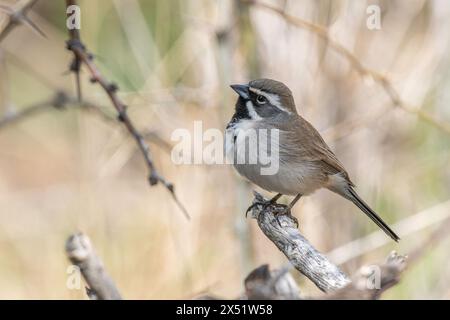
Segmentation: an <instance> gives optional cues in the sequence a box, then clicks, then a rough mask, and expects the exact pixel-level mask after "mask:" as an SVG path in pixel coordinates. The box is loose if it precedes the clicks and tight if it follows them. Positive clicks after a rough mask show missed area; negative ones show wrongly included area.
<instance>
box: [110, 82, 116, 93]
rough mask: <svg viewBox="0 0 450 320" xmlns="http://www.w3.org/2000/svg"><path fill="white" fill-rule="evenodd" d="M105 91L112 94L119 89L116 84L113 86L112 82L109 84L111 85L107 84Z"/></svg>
mask: <svg viewBox="0 0 450 320" xmlns="http://www.w3.org/2000/svg"><path fill="white" fill-rule="evenodd" d="M107 90H108V91H109V92H112V93H114V92H116V91H117V90H119V87H118V86H117V84H115V83H114V82H111V83H110V84H109V86H108V88H107Z"/></svg>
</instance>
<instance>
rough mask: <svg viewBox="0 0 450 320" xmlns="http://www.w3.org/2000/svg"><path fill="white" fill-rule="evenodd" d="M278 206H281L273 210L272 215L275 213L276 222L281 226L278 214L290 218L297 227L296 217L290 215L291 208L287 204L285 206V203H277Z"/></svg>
mask: <svg viewBox="0 0 450 320" xmlns="http://www.w3.org/2000/svg"><path fill="white" fill-rule="evenodd" d="M278 206H279V207H280V208H281V210H276V211H274V215H275V217H276V219H277V222H278V224H279V225H280V227H282V225H281V222H280V219H279V217H280V216H286V217H288V218H289V219H291V220H292V221H294V223H295V225H296V226H297V228H298V219H297V218H296V217H294V216H293V215H292V213H291V208H290V207H289V206H286V205H283V204H277V207H278Z"/></svg>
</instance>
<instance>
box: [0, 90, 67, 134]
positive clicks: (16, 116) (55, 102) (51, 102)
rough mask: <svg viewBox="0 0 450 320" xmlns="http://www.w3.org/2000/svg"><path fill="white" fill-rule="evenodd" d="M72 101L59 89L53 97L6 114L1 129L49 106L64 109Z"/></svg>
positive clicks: (1, 120)
mask: <svg viewBox="0 0 450 320" xmlns="http://www.w3.org/2000/svg"><path fill="white" fill-rule="evenodd" d="M69 102H70V98H69V97H68V96H67V95H66V94H65V93H64V92H62V91H59V92H57V93H56V94H55V96H54V97H53V98H51V99H48V100H45V101H42V102H38V103H35V104H33V105H31V106H29V107H27V108H24V109H23V110H21V111H19V112H15V113H9V114H6V115H5V116H4V117H3V118H1V119H0V129H2V128H4V127H7V126H10V125H13V124H16V123H17V122H19V121H21V120H24V119H26V118H28V117H30V116H33V115H35V114H37V113H39V112H42V111H44V110H46V109H49V108H56V109H62V108H64V107H65V106H66V105H67V104H68V103H69Z"/></svg>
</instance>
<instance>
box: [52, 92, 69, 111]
mask: <svg viewBox="0 0 450 320" xmlns="http://www.w3.org/2000/svg"><path fill="white" fill-rule="evenodd" d="M68 102H69V97H68V96H67V95H66V94H65V93H64V92H63V91H58V92H57V93H56V95H55V97H54V99H53V106H54V107H55V108H56V109H63V108H64V107H65V106H66V104H67V103H68Z"/></svg>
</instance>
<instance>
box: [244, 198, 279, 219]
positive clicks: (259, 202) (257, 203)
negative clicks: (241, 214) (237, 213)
mask: <svg viewBox="0 0 450 320" xmlns="http://www.w3.org/2000/svg"><path fill="white" fill-rule="evenodd" d="M271 204H273V203H272V202H271V201H256V202H253V204H252V205H251V206H250V207H248V209H247V211H245V217H246V218H247V216H248V213H249V212H250V211H252V210H253V209H254V208H255V207H257V206H263V208H262V210H261V211H264V210H266V209H267V207H269V206H270V205H271Z"/></svg>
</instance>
